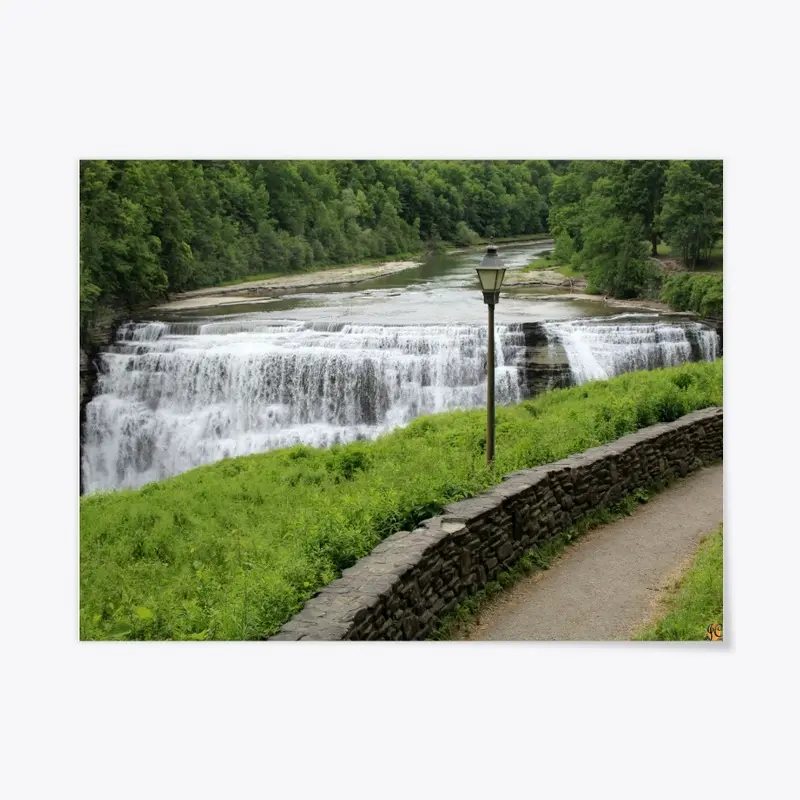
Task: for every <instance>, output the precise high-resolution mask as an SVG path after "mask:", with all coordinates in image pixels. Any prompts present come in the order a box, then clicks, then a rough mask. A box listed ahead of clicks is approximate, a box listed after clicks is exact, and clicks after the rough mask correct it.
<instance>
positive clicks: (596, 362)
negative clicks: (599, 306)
mask: <svg viewBox="0 0 800 800" xmlns="http://www.w3.org/2000/svg"><path fill="white" fill-rule="evenodd" d="M542 327H543V329H544V331H545V333H546V334H547V338H548V341H549V342H550V344H551V346H553V345H556V344H560V345H561V346H562V347H563V348H564V351H565V352H566V355H567V358H568V360H569V367H570V371H571V373H572V379H573V381H574V382H575V383H577V384H580V383H584V382H586V381H591V380H602V379H605V378H611V377H613V376H614V375H620V374H622V373H623V372H633V371H635V370H641V369H656V368H658V367H669V366H676V365H677V364H682V363H684V362H686V361H714V360H715V359H716V358H717V353H718V347H719V345H718V336H717V333H716V331H714V330H713V329H711V328H708V327H706V326H705V325H702V324H701V323H699V322H686V321H685V322H679V323H677V322H667V321H664V320H661V319H658V318H657V317H656V318H655V321H653V322H648V321H646V318H645V317H643V316H642V315H636V314H620V315H618V316H614V317H605V318H597V319H576V320H569V321H566V322H545V323H542Z"/></svg>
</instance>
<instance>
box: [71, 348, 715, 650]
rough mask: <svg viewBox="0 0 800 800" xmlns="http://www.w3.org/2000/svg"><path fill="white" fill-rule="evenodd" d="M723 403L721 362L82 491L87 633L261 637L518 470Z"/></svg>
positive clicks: (95, 635)
mask: <svg viewBox="0 0 800 800" xmlns="http://www.w3.org/2000/svg"><path fill="white" fill-rule="evenodd" d="M721 404H722V362H721V361H717V362H715V363H698V364H686V365H684V366H681V367H675V368H670V369H664V370H654V371H652V372H641V373H632V374H628V375H622V376H620V377H618V378H614V379H612V380H609V381H599V382H594V383H590V384H585V385H583V386H579V387H575V388H572V389H563V390H556V391H552V392H547V393H546V394H543V395H540V396H538V397H536V398H534V399H532V400H529V401H526V402H523V403H520V404H519V405H517V406H514V407H506V408H498V409H497V456H496V460H495V466H494V469H492V470H489V469H487V467H486V464H485V412H484V411H481V410H477V411H459V412H449V413H446V414H438V415H434V416H429V417H422V418H420V419H417V420H415V421H414V422H412V423H411V424H410V425H409V426H408V427H406V428H403V429H400V430H396V431H394V432H392V433H389V434H387V435H385V436H383V437H381V438H379V439H378V440H376V441H374V442H355V443H353V444H350V445H345V446H338V447H333V448H330V449H327V450H317V449H313V448H311V447H303V446H297V447H293V448H289V449H285V450H279V451H273V452H271V453H264V454H260V455H253V456H245V457H242V458H236V459H226V460H224V461H220V462H218V463H216V464H212V465H209V466H206V467H200V468H198V469H195V470H192V471H191V472H187V473H184V474H183V475H178V476H176V477H174V478H170V479H168V480H165V481H161V482H159V483H153V484H149V485H148V486H145V487H143V488H141V489H138V490H135V491H122V492H113V493H108V494H101V495H93V496H89V497H83V498H81V501H80V517H81V532H80V536H81V610H80V629H81V637H82V638H84V639H108V638H119V639H260V638H264V637H266V636H269V635H271V634H273V633H275V632H276V631H277V630H278V628H279V626H280V625H281V624H282V623H283V622H284V621H286V620H287V619H288V618H289V617H291V616H292V614H294V613H295V612H296V611H297V610H299V609H300V608H301V607H302V605H303V603H304V602H305V601H306V600H307V599H308V598H309V597H311V596H312V595H313V594H314V593H315V592H316V591H317V590H318V589H319V588H320V587H322V586H323V585H325V584H326V583H329V582H330V581H332V580H334V579H335V578H336V577H337V576H338V575H339V574H340V572H341V570H342V569H344V568H346V567H347V566H350V565H351V564H353V563H354V562H355V561H356V559H358V558H360V557H362V556H364V555H366V554H367V553H369V552H370V551H371V550H372V548H373V547H374V546H375V545H376V544H377V543H378V542H380V541H381V540H382V539H383V538H385V537H386V536H388V535H390V534H391V533H394V532H395V531H398V530H403V529H411V528H413V527H414V526H415V525H417V524H418V523H419V522H420V521H421V520H423V519H425V518H427V517H430V516H433V515H435V514H437V513H438V512H439V511H440V510H441V508H442V507H443V506H444V505H445V504H446V503H449V502H452V501H454V500H459V499H462V498H464V497H468V496H472V495H474V494H477V493H479V492H480V491H481V490H483V489H485V488H486V487H488V486H490V485H492V484H493V483H497V482H499V480H500V479H501V477H502V476H503V475H504V474H506V473H508V472H512V471H514V470H517V469H522V468H524V467H531V466H535V465H537V464H542V463H546V462H549V461H555V460H558V459H559V458H563V457H565V456H567V455H569V454H570V453H575V452H579V451H582V450H585V449H587V448H589V447H593V446H595V445H599V444H602V443H604V442H608V441H611V440H613V439H616V438H618V437H620V436H622V435H624V434H626V433H631V432H633V431H635V430H637V429H638V428H641V427H644V426H647V425H651V424H654V423H656V422H659V421H670V420H674V419H677V418H678V417H680V416H682V415H683V414H685V413H687V412H689V411H692V410H694V409H697V408H703V407H707V406H710V405H721Z"/></svg>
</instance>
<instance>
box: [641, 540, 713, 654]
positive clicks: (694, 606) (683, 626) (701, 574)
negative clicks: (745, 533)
mask: <svg viewBox="0 0 800 800" xmlns="http://www.w3.org/2000/svg"><path fill="white" fill-rule="evenodd" d="M722 581H723V574H722V526H720V527H719V528H718V529H717V530H716V531H714V533H713V534H711V536H709V537H708V538H707V539H706V540H705V541H704V542H703V543H702V544H701V546H700V549H699V550H698V551H697V555H696V556H695V557H694V560H693V561H692V565H691V566H690V567H689V569H688V570H687V571H686V574H685V575H683V577H682V578H681V579H680V581H679V582H678V583H677V585H676V586H675V587H674V588H673V590H672V592H671V593H670V594H669V595H668V596H667V598H666V600H665V613H664V614H663V616H661V618H660V619H658V620H656V621H655V622H653V623H651V624H649V625H647V626H645V627H644V628H642V629H641V630H640V631H638V632H637V634H636V635H635V636H634V638H635V639H638V640H640V641H662V642H666V641H696V640H702V639H705V638H706V631H707V630H708V627H709V625H722Z"/></svg>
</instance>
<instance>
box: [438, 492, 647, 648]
mask: <svg viewBox="0 0 800 800" xmlns="http://www.w3.org/2000/svg"><path fill="white" fill-rule="evenodd" d="M658 488H660V487H656V486H654V487H651V491H652V490H655V489H658ZM649 497H650V495H649V493H648V491H646V490H644V489H638V490H637V491H635V492H632V493H631V494H629V495H628V496H627V497H624V498H623V499H622V500H620V502H618V503H615V504H614V505H611V506H608V507H601V508H598V509H596V510H595V511H593V512H591V513H590V514H587V515H586V516H584V517H583V518H581V519H580V520H579V521H578V522H577V523H576V524H575V525H573V526H572V527H571V528H569V529H568V530H566V531H562V532H561V533H560V534H558V535H557V536H555V537H553V538H552V539H549V540H548V541H546V542H544V543H543V544H541V545H539V546H537V547H535V548H533V549H532V550H531V551H530V552H528V553H526V554H525V555H524V556H522V558H520V559H519V560H518V561H517V562H516V564H514V566H513V567H511V568H510V569H508V570H504V571H503V572H501V573H500V574H499V575H498V576H497V578H496V579H495V580H493V581H489V582H488V583H487V584H486V586H484V587H483V589H481V590H480V591H478V592H476V593H475V594H474V595H472V596H471V597H469V598H468V599H467V600H465V601H464V602H463V603H460V604H459V605H458V607H457V608H456V609H455V610H454V611H452V612H451V613H450V614H448V615H447V616H446V617H445V618H444V619H442V621H441V623H440V624H439V626H438V627H437V629H436V630H435V631H434V632H433V634H432V635H431V636H430V637H429V638H431V639H434V640H438V641H443V640H446V639H459V638H462V637H463V636H464V635H465V634H467V633H468V632H469V630H470V629H471V628H472V626H473V625H474V624H475V623H476V622H478V621H479V620H480V614H481V612H482V611H483V610H484V609H485V608H486V607H487V606H488V604H489V603H490V602H491V601H492V600H493V599H494V598H495V597H496V596H497V595H499V594H501V593H502V592H504V591H506V590H508V589H510V588H511V587H512V586H514V585H515V584H516V583H518V582H519V581H520V580H521V579H522V578H524V577H525V576H526V575H530V574H532V573H534V572H538V571H540V570H547V569H550V567H551V566H552V564H553V562H554V561H555V560H556V559H557V558H558V557H559V556H560V555H561V553H563V552H564V550H565V549H566V548H567V547H568V546H569V545H570V544H574V543H575V541H576V540H577V539H578V538H580V537H581V536H583V534H584V533H587V532H588V531H590V530H592V529H593V528H596V527H598V526H600V525H607V524H608V523H609V522H614V520H617V519H622V517H627V516H630V515H631V514H632V513H633V512H634V511H635V510H636V508H637V507H638V506H639V505H641V504H642V503H646V502H647V501H648V499H649Z"/></svg>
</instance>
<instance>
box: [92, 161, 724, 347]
mask: <svg viewBox="0 0 800 800" xmlns="http://www.w3.org/2000/svg"><path fill="white" fill-rule="evenodd" d="M80 224H81V237H80V325H81V343H82V344H85V343H87V342H88V341H91V340H92V339H93V337H94V332H95V331H96V330H97V329H98V328H104V327H105V328H107V327H108V326H110V325H111V324H113V323H114V322H116V321H118V320H119V319H120V318H121V317H122V316H123V315H132V314H133V313H135V311H136V310H138V309H140V308H142V307H144V306H147V305H148V304H152V303H154V302H158V301H160V300H163V299H165V298H166V297H167V296H168V294H169V293H170V292H181V291H186V290H189V289H196V288H202V287H207V286H214V285H217V284H220V283H223V282H225V281H231V280H236V279H240V278H247V277H249V276H252V275H257V274H262V273H265V272H269V273H279V274H280V273H291V272H297V271H300V270H305V269H310V268H313V267H315V266H321V265H334V264H344V263H349V262H354V261H358V260H362V259H375V258H382V257H390V256H397V255H399V254H402V253H416V252H419V251H420V250H421V249H422V248H423V246H425V245H426V244H427V245H428V246H435V245H437V244H438V243H439V242H450V243H453V244H456V245H468V244H472V243H474V242H475V241H476V240H477V239H478V238H480V237H487V236H497V237H506V236H520V235H528V234H537V233H542V232H546V231H548V230H549V231H551V232H552V234H553V235H554V237H555V239H556V244H555V253H554V255H555V256H557V257H558V258H559V259H562V260H563V261H564V262H565V263H566V262H569V263H571V264H573V265H574V266H575V267H576V268H579V269H584V270H586V271H587V272H588V273H589V275H590V281H591V285H592V286H594V287H595V289H597V290H598V291H605V292H609V293H611V294H614V295H616V296H619V297H631V296H635V295H636V294H639V293H641V292H642V289H643V287H644V286H646V285H647V284H648V282H649V281H650V280H651V279H652V271H653V267H652V264H651V263H650V262H649V260H648V243H649V252H650V254H655V253H656V248H657V245H658V242H659V240H664V241H666V242H668V243H669V244H670V245H671V246H672V248H673V251H674V252H679V253H681V255H682V257H683V260H684V261H685V262H686V264H687V265H689V266H694V265H696V264H697V263H698V262H700V261H702V260H703V259H704V258H707V257H708V254H709V251H710V249H711V248H712V246H713V245H714V243H715V242H716V241H717V240H718V238H719V236H720V235H721V231H722V162H720V161H83V162H81V166H80Z"/></svg>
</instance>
